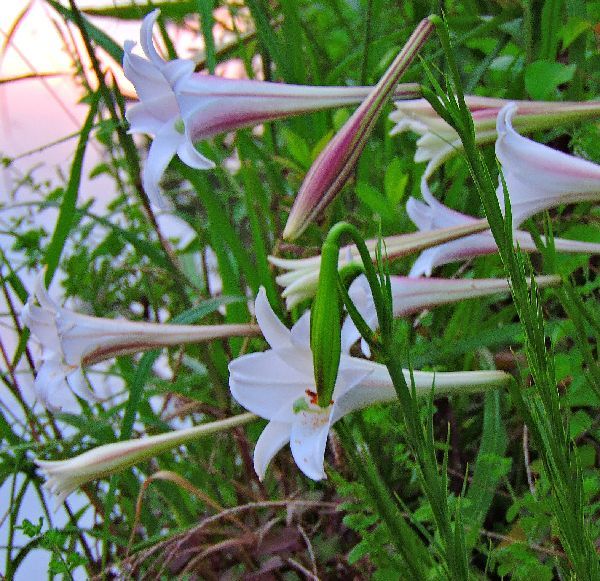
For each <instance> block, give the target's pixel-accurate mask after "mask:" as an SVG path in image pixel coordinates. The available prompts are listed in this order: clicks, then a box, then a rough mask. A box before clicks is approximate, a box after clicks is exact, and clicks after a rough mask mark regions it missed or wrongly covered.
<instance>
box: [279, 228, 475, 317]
mask: <svg viewBox="0 0 600 581" xmlns="http://www.w3.org/2000/svg"><path fill="white" fill-rule="evenodd" d="M486 226H487V222H486V221H485V220H477V219H473V220H472V221H470V222H468V223H461V224H456V225H451V227H449V228H443V229H435V230H433V229H432V230H431V231H429V232H413V233H410V234H398V235H396V236H388V237H386V238H384V239H383V243H384V245H385V251H386V255H387V256H388V258H398V257H400V256H406V255H408V254H412V253H413V252H418V251H419V250H422V249H423V248H430V247H431V246H434V245H436V244H441V243H442V242H444V241H446V240H454V239H456V238H460V237H461V236H465V235H467V234H470V233H472V232H478V231H481V230H483V229H485V227H486ZM378 244H379V240H378V239H373V240H367V241H366V245H367V248H368V250H369V254H370V256H371V260H373V261H375V258H376V249H377V245H378ZM269 262H271V264H274V265H275V266H277V267H278V268H281V269H283V270H286V271H287V272H285V273H283V274H280V275H279V276H277V278H276V279H275V280H276V281H277V284H279V285H280V286H283V287H285V288H284V291H283V293H281V296H282V297H283V298H285V301H286V306H287V308H288V309H291V308H292V307H294V306H296V305H297V304H298V303H300V302H302V301H303V300H304V299H307V298H310V297H312V296H314V294H315V292H316V290H317V286H318V283H319V270H320V268H321V255H317V256H311V257H310V258H300V259H296V258H279V257H277V256H269ZM352 263H360V254H359V252H358V249H357V248H356V246H355V245H354V244H351V245H349V246H344V247H343V248H340V258H339V268H342V267H344V266H347V265H349V264H352Z"/></svg>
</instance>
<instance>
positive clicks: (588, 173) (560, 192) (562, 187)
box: [496, 103, 600, 227]
mask: <svg viewBox="0 0 600 581" xmlns="http://www.w3.org/2000/svg"><path fill="white" fill-rule="evenodd" d="M517 111H518V107H517V104H516V103H509V104H508V105H506V106H505V107H503V108H502V110H501V111H500V113H499V114H498V121H497V131H498V139H497V140H496V156H497V157H498V160H499V161H500V163H501V164H502V173H503V175H504V180H505V181H506V187H507V190H508V195H509V197H510V202H511V211H512V219H513V224H514V226H515V227H516V226H519V224H521V223H523V221H525V220H526V219H527V218H529V217H531V216H533V215H534V214H537V213H538V212H541V211H543V210H547V209H549V208H553V207H555V206H558V205H560V204H569V203H573V202H580V201H590V200H599V199H600V165H598V164H595V163H592V162H591V161H587V160H585V159H580V158H578V157H574V156H572V155H568V154H566V153H563V152H562V151H556V150H555V149H552V148H551V147H548V146H546V145H542V144H541V143H536V142H535V141H532V140H531V139H527V138H526V137H523V136H522V135H519V134H518V133H517V132H516V131H515V130H514V128H513V125H512V122H513V118H514V117H515V115H516V114H517ZM496 193H497V195H498V201H499V202H500V206H501V207H502V208H503V209H504V189H503V185H502V181H501V180H500V181H499V185H498V190H497V192H496Z"/></svg>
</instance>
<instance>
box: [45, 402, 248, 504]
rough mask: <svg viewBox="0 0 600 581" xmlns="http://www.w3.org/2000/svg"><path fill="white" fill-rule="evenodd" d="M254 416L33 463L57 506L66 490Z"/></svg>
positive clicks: (245, 415)
mask: <svg viewBox="0 0 600 581" xmlns="http://www.w3.org/2000/svg"><path fill="white" fill-rule="evenodd" d="M254 419H256V416H255V415H254V414H250V413H245V414H240V415H237V416H233V417H231V418H227V419H224V420H218V421H216V422H210V423H206V424H200V425H198V426H193V427H191V428H184V429H181V430H176V431H173V432H167V433H164V434H158V435H156V436H146V437H145V438H138V439H135V440H124V441H122V442H115V443H113V444H104V445H102V446H98V447H97V448H93V449H92V450H88V451H87V452H84V453H83V454H79V455H78V456H75V457H73V458H68V459H66V460H40V459H36V460H35V463H36V464H37V466H38V467H39V468H40V472H41V473H42V474H43V475H44V477H45V478H46V481H45V483H44V488H46V489H47V490H48V491H49V492H51V493H52V494H54V495H55V496H56V506H57V507H58V506H60V505H61V504H62V503H63V502H64V500H65V499H66V498H67V496H69V494H71V493H72V492H74V491H75V490H77V489H78V488H79V487H81V486H82V485H84V484H87V483H88V482H92V481H93V480H99V479H101V478H107V477H109V476H111V475H112V474H116V473H117V472H120V471H121V470H125V469H126V468H130V467H131V466H134V465H135V464H138V463H139V462H143V461H144V460H149V459H150V458H153V457H155V456H157V455H158V454H161V453H162V452H166V451H167V450H171V449H173V448H176V447H177V446H182V445H184V444H186V443H188V442H192V441H194V440H197V439H198V438H201V437H203V436H208V435H210V434H215V433H218V432H222V431H225V430H231V429H232V428H235V427H237V426H242V425H244V424H247V423H248V422H251V421H252V420H254Z"/></svg>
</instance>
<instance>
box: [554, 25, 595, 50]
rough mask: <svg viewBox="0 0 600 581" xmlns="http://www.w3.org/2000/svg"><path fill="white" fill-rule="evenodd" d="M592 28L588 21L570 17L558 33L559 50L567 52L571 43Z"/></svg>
mask: <svg viewBox="0 0 600 581" xmlns="http://www.w3.org/2000/svg"><path fill="white" fill-rule="evenodd" d="M591 28H592V23H591V22H590V21H589V20H583V19H582V18H577V17H571V18H569V19H568V20H567V23H566V24H565V25H564V26H563V27H562V30H561V31H560V37H561V39H562V44H561V49H562V50H563V51H564V50H567V49H568V48H569V47H570V46H571V44H573V42H575V41H576V40H577V39H578V38H579V37H580V36H581V35H582V34H583V33H584V32H587V31H588V30H590V29H591Z"/></svg>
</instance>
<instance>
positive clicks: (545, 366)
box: [430, 20, 600, 581]
mask: <svg viewBox="0 0 600 581" xmlns="http://www.w3.org/2000/svg"><path fill="white" fill-rule="evenodd" d="M436 24H437V27H438V33H439V37H440V40H441V43H442V46H443V48H444V52H445V53H446V58H447V60H448V64H449V68H450V72H451V74H450V79H449V85H450V91H449V93H450V95H449V96H445V97H444V96H443V92H442V90H441V88H440V87H439V86H438V87H437V88H438V97H440V98H441V100H442V101H443V102H444V104H445V108H444V106H443V105H442V104H441V102H440V100H438V99H435V100H436V101H437V103H436V105H434V106H435V107H439V108H440V109H442V110H444V115H443V116H444V119H448V120H449V123H450V125H452V126H453V127H454V129H455V130H456V131H457V132H458V134H459V136H460V138H461V140H462V142H463V146H464V151H465V157H466V160H467V163H468V166H469V169H470V172H471V175H472V177H473V181H474V182H475V185H476V187H477V190H478V192H479V195H480V197H481V200H482V203H483V206H484V209H485V212H486V215H487V218H488V221H489V224H490V229H491V231H492V234H493V236H494V239H495V241H496V244H497V245H498V248H499V252H500V257H501V259H502V262H503V264H504V268H505V270H506V274H507V276H508V278H509V279H510V282H511V291H512V295H513V301H514V303H515V307H516V309H517V313H518V315H519V320H520V321H521V324H522V325H523V328H524V331H525V336H526V343H525V347H526V353H527V358H528V362H529V370H530V372H531V375H532V376H533V387H532V388H531V389H527V390H525V389H523V388H522V387H520V386H518V385H517V384H516V383H514V384H513V385H512V390H511V393H512V398H513V401H514V402H515V404H516V406H517V408H518V410H519V412H520V414H521V416H522V417H523V420H524V422H525V423H526V424H527V426H528V427H529V429H530V433H531V435H532V437H533V440H534V442H535V443H536V446H537V448H538V450H539V453H540V457H541V460H542V462H543V466H544V470H545V472H546V474H547V476H548V480H549V482H550V485H551V488H552V494H551V496H550V498H551V507H552V511H553V514H554V516H555V518H556V521H557V525H558V534H559V538H560V540H561V543H562V545H563V547H564V549H565V552H566V554H567V557H568V564H569V566H570V567H571V568H572V571H573V574H574V575H575V576H576V577H577V578H578V579H582V580H583V579H589V580H590V581H591V580H592V579H594V580H595V579H600V562H599V560H598V555H597V552H596V548H595V544H594V540H593V538H592V533H591V530H590V528H589V526H587V525H586V516H585V514H584V501H583V481H582V474H581V468H580V466H579V463H578V460H577V455H576V453H575V454H574V453H573V450H572V449H571V446H570V444H569V438H568V433H567V429H566V426H565V422H564V420H563V413H562V411H563V410H562V409H561V405H560V397H559V394H558V391H557V389H556V377H555V371H554V361H553V358H552V355H551V354H550V353H548V352H547V350H546V345H545V330H544V319H543V313H542V308H541V303H540V299H539V296H538V293H537V289H536V287H535V284H532V287H531V291H529V289H528V288H527V281H526V271H527V265H526V264H525V262H524V260H523V258H522V256H521V255H520V254H519V253H518V252H515V251H514V249H513V241H512V217H511V212H510V200H509V197H508V191H507V189H506V184H505V183H504V179H503V178H502V175H501V179H502V183H503V187H504V194H505V208H506V217H505V218H504V217H503V216H502V213H501V210H500V206H499V204H498V200H497V197H496V192H495V190H496V188H495V184H494V182H493V180H492V178H491V176H490V174H489V171H488V169H487V166H486V164H485V162H484V160H483V158H482V156H481V152H480V151H479V150H478V149H477V147H476V144H475V134H474V130H473V121H472V118H471V114H470V112H469V110H468V108H467V107H466V105H465V102H464V94H463V90H462V85H461V79H460V74H459V72H458V68H457V66H456V61H455V59H454V53H453V49H452V46H451V43H450V38H449V34H448V30H447V27H446V24H445V23H444V22H443V21H441V20H438V21H437V22H436ZM452 95H456V99H455V98H454V97H453V96H452ZM430 102H431V103H432V105H433V100H432V101H430ZM436 110H437V109H436Z"/></svg>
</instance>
